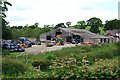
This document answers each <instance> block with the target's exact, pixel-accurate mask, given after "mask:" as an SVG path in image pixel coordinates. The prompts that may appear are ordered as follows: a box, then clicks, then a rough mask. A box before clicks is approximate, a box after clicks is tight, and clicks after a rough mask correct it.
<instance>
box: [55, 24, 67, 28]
mask: <svg viewBox="0 0 120 80" xmlns="http://www.w3.org/2000/svg"><path fill="white" fill-rule="evenodd" d="M59 27H61V28H66V26H65V24H64V23H59V24H57V25H56V26H55V27H54V29H56V28H59Z"/></svg>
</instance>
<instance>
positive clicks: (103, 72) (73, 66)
mask: <svg viewBox="0 0 120 80" xmlns="http://www.w3.org/2000/svg"><path fill="white" fill-rule="evenodd" d="M119 46H120V43H112V44H99V45H82V46H76V47H71V48H63V49H61V50H58V51H52V52H46V53H42V54H41V53H40V54H29V55H25V54H23V53H22V54H21V53H11V54H9V55H7V56H4V57H3V64H4V63H5V64H4V66H6V65H7V67H8V68H7V71H8V72H4V74H3V77H4V78H6V77H20V78H25V77H29V78H59V79H74V78H79V79H84V78H87V79H89V78H96V79H101V78H106V79H108V78H114V79H119V77H118V76H120V74H119V72H120V70H119V68H118V67H119V65H118V64H119V61H118V60H119V58H120V51H119ZM9 64H11V65H9ZM12 64H17V65H18V66H17V65H16V66H14V65H12ZM4 66H3V70H4ZM39 66H40V69H37V68H39ZM9 67H12V68H13V73H12V69H10V70H9ZM18 67H19V68H18ZM14 70H18V73H16V74H14V73H15V72H14ZM22 70H24V71H22ZM9 71H10V72H9ZM23 72H25V73H23ZM70 72H71V73H72V74H71V73H70ZM10 74H13V75H10ZM81 74H82V75H81ZM63 75H64V76H63Z"/></svg>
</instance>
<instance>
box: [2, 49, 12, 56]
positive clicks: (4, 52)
mask: <svg viewBox="0 0 120 80" xmlns="http://www.w3.org/2000/svg"><path fill="white" fill-rule="evenodd" d="M6 55H10V52H9V51H7V50H4V49H3V50H2V56H6Z"/></svg>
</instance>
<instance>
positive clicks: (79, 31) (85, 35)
mask: <svg viewBox="0 0 120 80" xmlns="http://www.w3.org/2000/svg"><path fill="white" fill-rule="evenodd" d="M60 29H62V30H64V31H66V32H70V33H72V34H74V35H80V36H81V37H82V38H111V37H108V36H102V35H98V34H95V33H92V32H90V31H87V30H84V29H74V28H60Z"/></svg>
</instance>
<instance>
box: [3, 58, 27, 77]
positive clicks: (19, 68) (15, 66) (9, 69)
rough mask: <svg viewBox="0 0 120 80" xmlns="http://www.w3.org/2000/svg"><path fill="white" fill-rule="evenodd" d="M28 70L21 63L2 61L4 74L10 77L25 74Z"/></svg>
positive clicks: (10, 60)
mask: <svg viewBox="0 0 120 80" xmlns="http://www.w3.org/2000/svg"><path fill="white" fill-rule="evenodd" d="M26 70H27V68H26V67H25V66H24V65H23V64H21V63H20V62H19V61H16V60H13V59H9V58H8V59H6V58H4V59H3V60H2V73H3V74H4V75H8V76H17V75H18V74H20V73H21V74H24V72H25V71H26Z"/></svg>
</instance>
